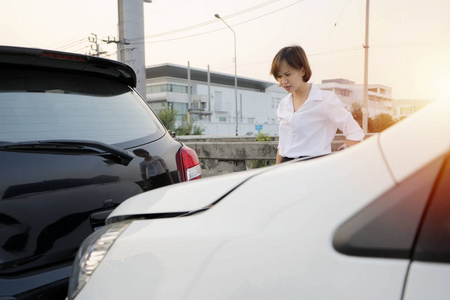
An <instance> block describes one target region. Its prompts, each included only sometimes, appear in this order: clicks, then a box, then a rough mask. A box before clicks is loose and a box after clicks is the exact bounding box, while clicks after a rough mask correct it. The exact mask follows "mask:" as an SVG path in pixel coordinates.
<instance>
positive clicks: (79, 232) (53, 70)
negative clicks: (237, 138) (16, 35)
mask: <svg viewBox="0 0 450 300" xmlns="http://www.w3.org/2000/svg"><path fill="white" fill-rule="evenodd" d="M135 87H136V76H135V73H134V71H133V70H132V69H131V68H130V67H129V66H127V65H125V64H122V63H119V62H116V61H111V60H107V59H102V58H98V57H90V56H85V55H80V54H73V53H63V52H56V51H50V50H40V49H31V48H18V47H5V46H1V47H0V299H2V300H3V299H41V300H44V299H64V298H65V296H66V294H67V283H68V278H69V276H70V273H71V268H72V262H73V258H74V256H75V254H76V252H77V249H78V247H79V246H80V244H81V242H82V241H83V240H84V239H85V238H86V237H87V236H88V235H89V234H91V233H92V232H93V231H95V230H96V229H97V228H100V227H101V226H103V225H104V220H105V218H106V217H107V216H108V215H109V213H110V212H111V211H112V210H113V209H114V208H115V207H117V206H118V205H119V204H120V203H121V202H122V201H124V200H125V199H127V198H129V197H131V196H134V195H136V194H139V193H142V192H143V191H146V190H149V189H155V188H158V187H160V186H164V185H168V184H173V183H177V182H181V181H188V180H192V179H197V178H200V177H201V170H200V165H199V161H198V158H197V155H196V153H195V152H194V151H193V150H192V149H190V148H188V147H186V146H184V145H183V144H182V143H180V142H178V141H176V140H174V139H173V138H172V137H171V136H170V134H168V132H167V130H166V129H165V128H164V126H163V125H162V124H161V122H160V121H159V120H158V118H157V117H156V116H155V114H154V113H153V111H152V110H151V109H150V108H149V106H148V105H147V103H146V102H145V101H144V100H143V99H142V98H141V97H140V96H139V95H138V93H137V92H136V90H135Z"/></svg>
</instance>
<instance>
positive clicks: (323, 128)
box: [277, 84, 364, 158]
mask: <svg viewBox="0 0 450 300" xmlns="http://www.w3.org/2000/svg"><path fill="white" fill-rule="evenodd" d="M277 114H278V121H279V143H278V151H279V155H281V156H284V157H291V158H296V157H299V156H316V155H322V154H328V153H331V142H332V141H333V139H334V136H335V134H336V130H337V129H338V128H339V129H340V130H341V131H342V132H343V134H344V135H345V137H346V138H347V139H349V140H353V141H362V140H363V139H364V132H363V130H362V129H361V127H360V126H359V125H358V123H357V122H356V121H355V120H354V119H353V116H352V114H351V113H350V112H349V111H348V110H346V109H345V108H344V107H343V105H342V102H341V100H340V99H339V98H338V97H337V96H336V95H335V94H334V93H333V92H329V91H323V90H321V89H319V88H318V87H316V86H315V85H314V84H311V91H310V92H309V96H308V99H307V100H306V101H305V103H304V104H303V105H302V106H301V107H300V108H299V109H298V110H297V111H296V112H294V105H293V103H292V94H289V95H287V96H286V97H284V98H283V99H282V100H281V102H280V104H279V105H278V109H277Z"/></svg>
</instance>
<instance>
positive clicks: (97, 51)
mask: <svg viewBox="0 0 450 300" xmlns="http://www.w3.org/2000/svg"><path fill="white" fill-rule="evenodd" d="M91 34H92V35H93V37H89V38H88V41H89V42H91V43H94V44H95V45H91V51H89V55H92V56H97V57H99V56H100V55H102V54H106V51H100V45H99V44H98V39H97V35H96V34H94V33H91ZM92 51H94V52H92Z"/></svg>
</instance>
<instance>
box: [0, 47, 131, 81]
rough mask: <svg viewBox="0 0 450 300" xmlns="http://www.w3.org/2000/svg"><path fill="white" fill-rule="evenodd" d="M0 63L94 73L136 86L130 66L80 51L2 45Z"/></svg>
mask: <svg viewBox="0 0 450 300" xmlns="http://www.w3.org/2000/svg"><path fill="white" fill-rule="evenodd" d="M0 64H9V65H19V66H33V67H42V68H51V69H61V70H69V71H80V72H88V73H94V74H98V75H100V76H106V77H111V78H114V79H117V80H119V81H121V82H123V83H125V84H127V85H129V86H131V87H136V74H135V72H134V70H133V69H132V68H131V67H130V66H128V65H126V64H124V63H121V62H118V61H114V60H109V59H104V58H100V57H94V56H88V55H83V54H78V53H69V52H61V51H54V50H44V49H36V48H23V47H11V46H0Z"/></svg>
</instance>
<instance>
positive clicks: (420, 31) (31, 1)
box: [0, 0, 450, 101]
mask: <svg viewBox="0 0 450 300" xmlns="http://www.w3.org/2000/svg"><path fill="white" fill-rule="evenodd" d="M125 1H126V0H125ZM143 5H144V22H145V24H144V26H145V37H143V39H142V42H143V43H145V49H146V65H147V66H151V65H157V64H162V63H172V64H178V65H187V63H188V62H189V63H190V66H191V67H192V68H198V69H207V68H208V66H209V68H210V70H211V71H214V72H220V73H226V74H230V75H233V74H234V42H233V33H232V31H231V30H230V29H229V28H228V27H226V25H225V24H224V23H223V22H221V21H220V20H218V19H216V18H215V17H214V15H215V14H219V15H220V16H221V17H222V18H223V19H224V20H225V21H226V22H227V23H228V24H229V25H230V26H231V27H232V28H233V30H234V31H235V33H236V61H237V73H238V76H243V77H248V78H254V79H260V80H266V81H273V82H274V83H275V81H274V79H273V78H272V77H271V76H270V74H269V72H270V65H271V62H272V59H273V57H274V56H275V54H276V53H277V52H278V50H279V49H281V48H282V47H285V46H288V45H292V44H297V45H300V46H302V47H303V48H304V50H305V51H306V53H307V55H308V57H309V61H310V64H311V68H312V72H313V76H312V78H311V80H310V82H314V83H321V81H322V80H324V79H333V78H344V79H348V80H351V81H354V82H355V83H357V84H363V82H364V48H363V45H364V44H365V22H366V0H226V1H224V0H221V1H219V0H153V1H152V3H146V4H143ZM117 16H118V14H117V0H70V1H69V0H40V1H36V0H21V1H17V0H0V44H1V45H10V46H22V47H38V48H45V49H54V50H62V51H69V52H77V53H88V52H89V51H90V46H91V45H93V43H91V42H89V37H91V38H93V35H92V34H96V35H97V37H98V39H99V41H101V49H102V50H103V51H106V54H105V55H104V56H105V57H108V58H110V59H116V58H117V56H116V50H117V49H116V47H115V45H114V44H106V43H104V42H102V40H104V39H105V40H106V39H107V38H108V36H109V37H111V38H114V37H116V38H117V37H118V30H117V28H118V26H117V23H118V17H117ZM448 16H450V1H449V0H420V1H419V0H372V1H370V5H369V43H368V44H369V47H370V48H369V68H368V74H369V83H376V84H383V85H386V86H389V87H391V88H392V94H393V97H394V99H418V100H419V99H425V100H434V99H436V98H441V97H449V98H450V18H449V17H448ZM449 101H450V99H449Z"/></svg>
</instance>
